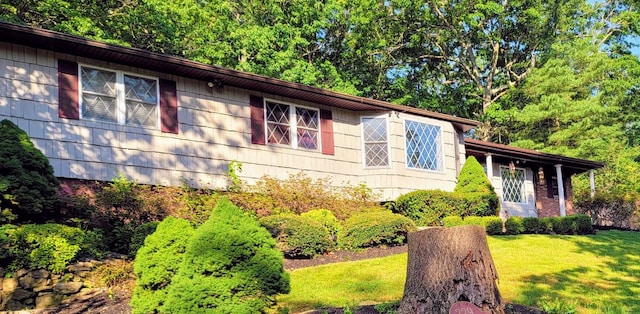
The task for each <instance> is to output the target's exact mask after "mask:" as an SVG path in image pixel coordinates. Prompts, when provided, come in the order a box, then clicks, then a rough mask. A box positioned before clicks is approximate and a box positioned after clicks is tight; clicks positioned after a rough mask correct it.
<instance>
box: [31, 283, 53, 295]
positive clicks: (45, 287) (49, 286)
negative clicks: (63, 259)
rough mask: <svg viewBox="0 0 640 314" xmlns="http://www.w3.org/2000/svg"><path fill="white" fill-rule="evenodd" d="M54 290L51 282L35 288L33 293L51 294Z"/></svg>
mask: <svg viewBox="0 0 640 314" xmlns="http://www.w3.org/2000/svg"><path fill="white" fill-rule="evenodd" d="M52 290H53V285H52V284H51V281H49V282H48V283H47V284H46V285H42V286H39V287H34V288H33V292H36V293H39V292H49V291H52Z"/></svg>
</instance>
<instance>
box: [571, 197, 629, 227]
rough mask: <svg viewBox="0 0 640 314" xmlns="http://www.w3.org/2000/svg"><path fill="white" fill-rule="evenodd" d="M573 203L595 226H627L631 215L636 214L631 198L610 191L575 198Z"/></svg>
mask: <svg viewBox="0 0 640 314" xmlns="http://www.w3.org/2000/svg"><path fill="white" fill-rule="evenodd" d="M575 205H576V208H577V212H578V213H581V214H585V215H587V216H589V217H590V219H591V220H593V224H594V225H596V226H613V227H618V228H629V227H630V222H631V220H632V219H633V217H637V215H638V209H637V207H636V204H635V201H634V200H633V199H625V198H623V197H620V196H617V195H613V194H611V193H596V195H595V196H594V197H593V198H590V197H589V198H582V199H580V200H577V201H576V202H575Z"/></svg>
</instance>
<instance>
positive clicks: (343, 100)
mask: <svg viewBox="0 0 640 314" xmlns="http://www.w3.org/2000/svg"><path fill="white" fill-rule="evenodd" d="M0 41H4V42H8V43H12V44H19V45H24V46H28V47H32V48H37V49H45V50H50V51H54V52H58V53H64V54H69V55H73V56H81V57H85V58H90V59H97V60H107V61H109V62H113V63H118V64H123V65H128V66H134V67H138V68H143V69H147V70H152V71H157V72H161V73H167V74H173V75H178V76H183V77H188V78H193V79H197V80H202V81H205V82H207V81H208V82H211V81H218V82H221V83H222V84H224V85H227V86H234V87H239V88H244V89H249V90H252V91H256V92H259V93H262V92H264V93H267V94H275V95H280V96H285V97H290V98H294V99H301V100H305V101H310V102H314V103H319V104H324V105H328V106H332V107H338V108H343V109H347V110H352V111H374V112H375V111H379V112H389V111H395V112H403V113H411V114H415V115H418V116H423V117H428V118H434V119H438V120H444V121H448V122H451V123H452V124H453V125H454V127H456V128H457V129H459V130H462V131H464V132H466V131H469V130H471V129H473V128H475V127H476V126H477V125H478V121H475V120H471V119H465V118H459V117H454V116H451V115H447V114H442V113H438V112H433V111H428V110H424V109H419V108H413V107H409V106H402V105H396V104H392V103H389V102H385V101H380V100H375V99H370V98H364V97H358V96H352V95H346V94H342V93H338V92H333V91H329V90H325V89H321V88H316V87H312V86H308V85H303V84H298V83H292V82H287V81H283V80H280V79H275V78H270V77H266V76H262V75H256V74H251V73H246V72H241V71H236V70H231V69H227V68H223V67H219V66H213V65H207V64H203V63H199V62H195V61H191V60H187V59H183V58H179V57H174V56H170V55H165V54H159V53H153V52H149V51H146V50H143V49H137V48H129V47H123V46H118V45H113V44H107V43H104V42H99V41H95V40H91V39H87V38H82V37H78V36H73V35H68V34H63V33H59V32H54V31H50V30H45V29H40V28H34V27H27V26H20V25H15V24H10V23H5V22H0Z"/></svg>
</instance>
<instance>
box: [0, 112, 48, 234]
mask: <svg viewBox="0 0 640 314" xmlns="http://www.w3.org/2000/svg"><path fill="white" fill-rule="evenodd" d="M58 185H59V182H58V179H56V177H55V176H54V173H53V167H51V165H50V164H49V160H48V159H47V157H45V156H44V154H43V153H42V152H41V151H40V150H38V149H37V148H36V147H35V145H33V143H32V142H31V140H30V139H29V136H28V135H27V133H25V132H24V131H23V130H21V129H20V128H19V127H18V126H17V125H15V124H14V123H13V122H11V121H9V120H2V121H0V223H2V222H9V221H12V220H15V221H16V222H27V221H33V222H43V221H46V220H48V219H51V218H54V217H55V214H56V209H57V205H58V203H59V202H58V195H57V190H58Z"/></svg>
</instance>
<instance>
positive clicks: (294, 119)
mask: <svg viewBox="0 0 640 314" xmlns="http://www.w3.org/2000/svg"><path fill="white" fill-rule="evenodd" d="M268 102H270V103H276V104H279V105H285V106H289V134H290V135H291V138H290V141H291V142H290V144H289V145H285V144H278V143H270V142H269V126H268V125H269V120H268V118H267V117H268V114H267V103H268ZM263 106H264V110H263V114H264V136H265V142H266V143H267V145H273V146H279V147H291V148H294V149H303V150H305V151H310V152H319V151H320V150H321V149H322V126H321V125H320V124H321V118H320V109H318V108H313V107H307V106H300V105H297V104H293V103H290V102H284V101H280V100H275V99H269V98H265V99H264V100H263ZM297 108H301V109H305V110H311V111H315V112H317V114H318V143H317V145H316V148H315V149H311V148H306V147H299V146H298V116H297V113H296V109H297Z"/></svg>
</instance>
